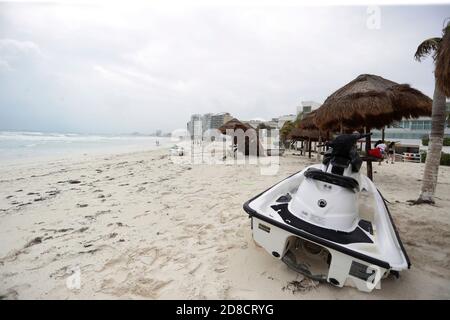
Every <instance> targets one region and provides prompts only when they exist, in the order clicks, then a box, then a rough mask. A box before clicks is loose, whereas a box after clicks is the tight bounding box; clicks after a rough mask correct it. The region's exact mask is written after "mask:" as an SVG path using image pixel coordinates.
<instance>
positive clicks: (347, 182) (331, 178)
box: [305, 168, 359, 192]
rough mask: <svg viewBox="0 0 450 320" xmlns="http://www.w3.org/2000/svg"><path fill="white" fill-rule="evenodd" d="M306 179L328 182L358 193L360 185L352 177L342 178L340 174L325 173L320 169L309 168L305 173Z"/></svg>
mask: <svg viewBox="0 0 450 320" xmlns="http://www.w3.org/2000/svg"><path fill="white" fill-rule="evenodd" d="M305 177H306V178H309V179H314V180H319V181H322V182H328V183H331V184H334V185H338V186H341V187H344V188H347V189H350V190H353V191H354V192H356V191H357V190H358V189H359V183H358V181H356V180H355V179H353V178H351V177H346V176H341V175H339V174H334V173H329V172H324V171H322V170H320V169H316V168H309V169H308V170H306V172H305Z"/></svg>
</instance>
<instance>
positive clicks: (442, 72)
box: [434, 23, 450, 97]
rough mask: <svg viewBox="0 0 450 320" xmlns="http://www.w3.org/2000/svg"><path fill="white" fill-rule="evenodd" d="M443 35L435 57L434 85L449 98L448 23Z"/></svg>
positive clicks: (449, 47)
mask: <svg viewBox="0 0 450 320" xmlns="http://www.w3.org/2000/svg"><path fill="white" fill-rule="evenodd" d="M443 32H444V35H443V36H442V40H441V42H440V44H439V52H438V54H437V56H436V70H435V73H434V74H435V76H436V84H437V86H438V87H439V89H440V90H441V91H442V92H443V93H444V94H445V96H447V97H450V23H448V24H447V27H446V28H444V30H443Z"/></svg>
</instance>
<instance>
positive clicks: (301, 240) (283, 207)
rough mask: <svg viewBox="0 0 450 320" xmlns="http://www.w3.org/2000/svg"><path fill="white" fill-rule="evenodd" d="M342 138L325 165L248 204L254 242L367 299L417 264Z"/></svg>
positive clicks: (351, 138) (347, 138) (351, 145)
mask: <svg viewBox="0 0 450 320" xmlns="http://www.w3.org/2000/svg"><path fill="white" fill-rule="evenodd" d="M366 136H367V135H360V134H346V135H340V136H338V137H337V138H336V139H335V140H333V141H332V142H330V143H328V144H327V145H328V146H329V147H330V149H329V150H328V151H327V152H326V153H325V156H324V160H323V163H322V164H317V165H312V166H309V167H307V168H305V169H304V170H302V171H300V172H298V173H296V174H294V175H292V176H290V177H288V178H286V179H285V180H283V181H281V182H279V183H278V184H276V185H274V186H273V187H271V188H270V189H268V190H266V191H264V192H262V193H261V194H259V195H257V196H256V197H254V198H253V199H251V200H249V201H247V202H246V203H245V204H244V210H245V211H246V212H247V213H248V214H249V215H250V217H251V222H252V223H251V225H252V230H253V238H254V240H255V242H256V243H257V244H259V245H260V246H262V247H263V248H264V249H265V250H267V251H268V252H269V253H270V254H272V255H273V256H274V257H276V258H278V259H281V260H282V261H283V262H284V263H286V264H287V265H288V266H289V267H290V268H291V269H293V270H295V271H297V272H300V273H302V274H304V275H306V276H308V277H310V278H312V279H315V280H317V281H321V282H329V283H331V284H333V285H335V286H338V287H342V286H344V285H346V286H354V287H356V288H357V289H359V290H361V291H365V292H370V291H372V290H373V289H374V288H377V289H379V288H380V280H381V279H382V278H385V277H387V276H388V275H389V274H393V275H395V276H396V277H398V276H399V271H402V270H405V269H408V268H409V267H410V265H411V264H410V261H409V258H408V255H407V254H406V251H405V249H404V247H403V245H402V242H401V240H400V237H399V235H398V232H397V230H396V228H395V225H394V222H393V220H392V217H391V215H390V213H389V209H388V207H387V205H386V202H385V200H384V198H383V196H382V195H381V193H380V192H379V191H378V189H377V188H376V187H375V185H374V184H373V182H372V181H370V179H369V178H367V177H366V176H364V175H362V174H361V173H360V172H359V171H360V168H361V164H362V161H361V158H360V157H359V155H358V153H357V151H356V142H357V141H358V140H359V139H361V138H363V137H366Z"/></svg>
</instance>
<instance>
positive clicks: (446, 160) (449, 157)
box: [422, 151, 450, 166]
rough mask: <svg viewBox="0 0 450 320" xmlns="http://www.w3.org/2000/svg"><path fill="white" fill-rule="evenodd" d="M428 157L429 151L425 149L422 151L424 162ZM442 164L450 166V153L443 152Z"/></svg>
mask: <svg viewBox="0 0 450 320" xmlns="http://www.w3.org/2000/svg"><path fill="white" fill-rule="evenodd" d="M426 159H427V152H426V151H424V152H422V162H425V160H426ZM440 165H441V166H450V153H445V152H442V153H441V162H440Z"/></svg>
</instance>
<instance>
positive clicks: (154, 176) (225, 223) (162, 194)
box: [0, 147, 450, 299]
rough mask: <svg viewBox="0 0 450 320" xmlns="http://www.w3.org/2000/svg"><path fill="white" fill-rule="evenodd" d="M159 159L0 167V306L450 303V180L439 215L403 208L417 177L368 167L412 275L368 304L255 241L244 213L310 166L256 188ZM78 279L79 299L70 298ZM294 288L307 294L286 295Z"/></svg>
mask: <svg viewBox="0 0 450 320" xmlns="http://www.w3.org/2000/svg"><path fill="white" fill-rule="evenodd" d="M160 148H161V149H160V150H151V151H137V152H131V153H119V154H112V155H109V156H105V155H101V156H94V157H89V159H84V158H81V159H80V158H75V159H61V160H59V161H49V162H46V163H41V162H37V163H30V164H17V165H16V166H15V167H14V170H11V169H12V167H4V166H2V167H0V177H1V179H0V234H1V239H0V240H1V245H0V296H2V297H3V298H6V299H30V298H32V299H33V298H36V299H52V298H55V299H87V298H93V299H101V298H107V299H111V298H114V299H129V298H131V299H133V298H134V299H176V298H178V299H392V298H397V299H417V298H423V299H438V298H444V299H448V298H450V231H449V230H450V219H449V218H448V208H449V207H450V168H448V167H442V166H441V167H440V172H439V180H438V186H437V193H436V197H437V203H436V205H435V206H427V205H421V206H410V205H409V204H408V203H407V200H410V199H412V198H414V197H417V196H418V194H419V191H420V183H421V182H420V181H418V180H420V179H421V175H422V173H423V168H424V165H423V164H419V163H396V164H394V165H391V164H386V163H383V165H381V166H378V165H374V177H375V184H376V185H377V187H378V188H379V189H380V191H381V192H382V193H383V195H384V196H385V197H386V199H388V200H389V201H390V204H389V209H390V211H391V214H392V216H393V219H394V221H395V224H396V226H397V228H398V229H399V234H400V237H401V239H402V241H403V243H404V245H405V248H406V250H407V252H408V254H409V256H410V258H411V262H412V267H411V269H410V270H407V271H405V272H402V273H401V275H400V279H393V278H391V277H389V278H388V279H385V280H383V281H382V283H381V290H374V291H373V292H372V293H370V294H364V293H361V292H359V291H357V290H356V289H354V288H348V287H346V288H342V289H340V288H334V287H332V286H330V285H327V284H319V285H316V284H313V283H309V282H308V281H303V278H302V277H301V276H300V275H298V274H296V273H295V272H293V271H291V270H289V269H288V268H287V267H286V266H285V265H284V264H283V263H281V262H280V261H278V260H277V259H274V258H273V257H271V256H270V255H269V254H267V253H266V252H265V251H264V250H263V249H262V248H259V247H257V246H256V245H255V243H254V242H253V240H252V237H251V230H250V220H249V219H248V216H247V214H246V213H245V212H244V211H243V210H242V204H243V203H244V202H245V201H246V200H248V199H250V198H251V197H253V196H254V195H256V194H258V193H259V192H261V191H262V190H265V189H267V188H268V187H270V186H272V185H273V184H275V183H277V182H278V181H280V180H282V179H283V178H285V177H287V176H289V175H290V174H292V173H294V172H297V171H299V170H301V169H302V168H303V167H305V166H307V165H309V164H312V163H315V161H313V160H314V159H311V160H309V159H307V158H306V157H299V156H293V155H291V154H290V153H289V152H287V153H286V155H285V156H283V157H281V158H280V167H279V171H278V173H277V174H276V175H271V176H270V175H269V176H264V175H261V174H260V167H259V166H257V165H250V164H239V165H205V164H199V165H191V164H188V163H183V164H175V163H173V162H172V161H171V160H170V156H169V152H168V149H167V148H165V147H160ZM163 148H165V149H163ZM362 170H365V168H362ZM19 190H21V191H19ZM13 203H14V204H13ZM77 273H79V274H80V279H81V281H80V287H79V289H77V288H68V287H67V281H68V279H70V277H71V276H72V275H74V274H77ZM292 281H299V282H301V283H304V284H305V286H304V288H302V289H301V290H300V292H296V293H295V294H294V293H293V292H294V291H296V290H297V289H298V288H295V287H292V285H291V284H292Z"/></svg>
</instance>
